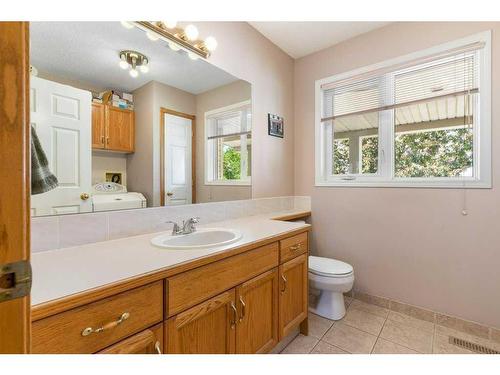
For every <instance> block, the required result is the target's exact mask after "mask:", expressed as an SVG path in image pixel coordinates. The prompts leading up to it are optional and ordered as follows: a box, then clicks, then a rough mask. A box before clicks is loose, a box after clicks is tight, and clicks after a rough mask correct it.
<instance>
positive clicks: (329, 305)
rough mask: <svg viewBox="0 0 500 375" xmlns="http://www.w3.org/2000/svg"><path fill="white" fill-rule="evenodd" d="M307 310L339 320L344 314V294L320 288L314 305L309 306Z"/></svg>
mask: <svg viewBox="0 0 500 375" xmlns="http://www.w3.org/2000/svg"><path fill="white" fill-rule="evenodd" d="M309 311H311V312H312V313H314V314H316V315H319V316H322V317H324V318H327V319H331V320H340V319H342V318H343V317H344V316H345V303H344V294H343V293H340V292H331V291H328V290H322V291H321V293H320V295H319V296H318V298H317V300H316V304H315V306H309Z"/></svg>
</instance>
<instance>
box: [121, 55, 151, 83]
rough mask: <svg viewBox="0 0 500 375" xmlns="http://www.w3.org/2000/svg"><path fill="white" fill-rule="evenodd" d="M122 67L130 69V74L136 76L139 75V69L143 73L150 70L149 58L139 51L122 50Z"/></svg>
mask: <svg viewBox="0 0 500 375" xmlns="http://www.w3.org/2000/svg"><path fill="white" fill-rule="evenodd" d="M119 56H120V64H119V65H120V68H122V69H130V70H129V74H130V76H131V77H133V78H136V77H137V76H138V75H139V72H138V69H139V70H140V71H141V73H147V72H149V59H148V58H147V57H146V56H145V55H143V54H142V53H140V52H137V51H129V50H127V51H120V54H119Z"/></svg>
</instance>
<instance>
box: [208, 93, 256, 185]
mask: <svg viewBox="0 0 500 375" xmlns="http://www.w3.org/2000/svg"><path fill="white" fill-rule="evenodd" d="M205 150H206V171H205V182H206V183H207V184H239V185H246V184H250V180H251V155H252V152H251V151H252V114H251V104H250V102H249V101H246V102H242V103H238V104H234V105H231V106H228V107H224V108H219V109H216V110H214V111H210V112H207V113H205Z"/></svg>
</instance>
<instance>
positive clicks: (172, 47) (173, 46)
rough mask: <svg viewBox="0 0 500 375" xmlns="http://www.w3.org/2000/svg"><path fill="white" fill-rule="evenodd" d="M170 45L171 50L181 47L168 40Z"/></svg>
mask: <svg viewBox="0 0 500 375" xmlns="http://www.w3.org/2000/svg"><path fill="white" fill-rule="evenodd" d="M168 46H169V47H170V49H171V50H173V51H178V50H180V49H181V47H179V46H178V45H177V44H176V43H174V42H168Z"/></svg>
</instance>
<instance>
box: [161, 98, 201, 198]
mask: <svg viewBox="0 0 500 375" xmlns="http://www.w3.org/2000/svg"><path fill="white" fill-rule="evenodd" d="M161 117H162V126H161V140H162V142H161V143H162V145H161V151H162V152H161V163H160V164H161V172H162V173H161V187H160V190H161V205H162V206H174V205H182V204H191V203H194V201H195V187H194V181H195V179H194V168H193V162H194V156H193V150H194V145H193V140H194V136H193V134H194V128H195V116H193V115H189V114H185V113H179V112H175V111H171V110H166V109H163V108H162V110H161Z"/></svg>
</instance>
